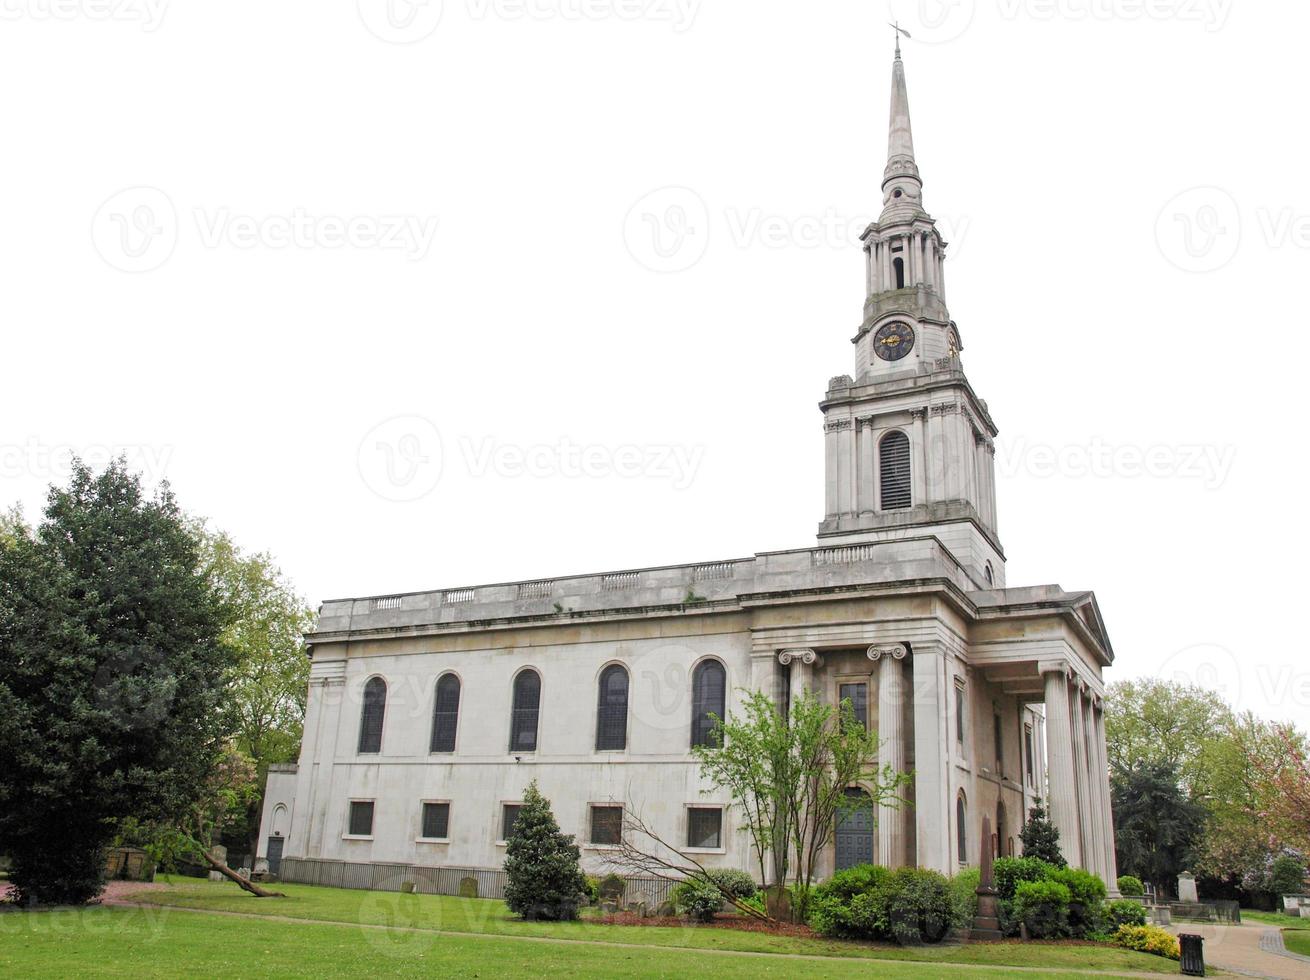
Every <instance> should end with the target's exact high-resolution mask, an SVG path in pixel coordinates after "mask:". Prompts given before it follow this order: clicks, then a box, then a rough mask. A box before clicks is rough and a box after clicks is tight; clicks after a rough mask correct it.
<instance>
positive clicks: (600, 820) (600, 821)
mask: <svg viewBox="0 0 1310 980" xmlns="http://www.w3.org/2000/svg"><path fill="white" fill-rule="evenodd" d="M622 841H623V807H621V806H593V807H592V808H591V843H593V844H619V843H622Z"/></svg>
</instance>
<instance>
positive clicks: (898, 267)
mask: <svg viewBox="0 0 1310 980" xmlns="http://www.w3.org/2000/svg"><path fill="white" fill-rule="evenodd" d="M892 268H893V269H894V270H895V272H896V288H897V289H904V288H905V260H904V259H892Z"/></svg>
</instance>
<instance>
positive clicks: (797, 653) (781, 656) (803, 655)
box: [778, 649, 823, 667]
mask: <svg viewBox="0 0 1310 980" xmlns="http://www.w3.org/2000/svg"><path fill="white" fill-rule="evenodd" d="M793 660H799V661H800V662H801V663H803V664H805V665H806V666H807V667H822V666H823V659H822V658H821V657H820V656H819V655H818V654H817V653H816V652H815V651H813V650H808V649H793V650H780V651H778V663H780V664H782V665H783V666H784V667H786V666H787V665H788V664H789V663H791V662H792V661H793Z"/></svg>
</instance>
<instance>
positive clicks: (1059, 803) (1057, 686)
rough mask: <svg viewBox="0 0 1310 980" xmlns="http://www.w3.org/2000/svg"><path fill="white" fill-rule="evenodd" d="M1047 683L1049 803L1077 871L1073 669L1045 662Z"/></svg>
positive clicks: (1079, 854) (1079, 859)
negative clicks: (1071, 693)
mask: <svg viewBox="0 0 1310 980" xmlns="http://www.w3.org/2000/svg"><path fill="white" fill-rule="evenodd" d="M1037 669H1038V670H1039V671H1041V673H1042V674H1043V675H1044V677H1045V681H1046V751H1047V753H1048V755H1049V759H1048V762H1047V767H1048V768H1047V783H1048V791H1047V800H1046V804H1047V807H1048V808H1049V810H1050V814H1051V822H1052V823H1054V824H1055V826H1056V829H1058V830H1059V831H1060V850H1061V851H1062V852H1063V853H1064V856H1065V859H1066V860H1067V861H1068V862H1069V863H1070V864H1072V865H1074V866H1075V867H1078V866H1079V865H1081V864H1082V852H1081V851H1080V849H1079V847H1080V844H1079V834H1078V771H1077V768H1076V762H1075V758H1074V747H1073V719H1072V718H1071V717H1070V712H1069V667H1068V665H1067V664H1066V663H1065V662H1064V661H1062V660H1047V661H1042V662H1041V663H1039V664H1038V665H1037Z"/></svg>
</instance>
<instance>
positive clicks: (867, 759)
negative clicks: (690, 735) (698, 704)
mask: <svg viewBox="0 0 1310 980" xmlns="http://www.w3.org/2000/svg"><path fill="white" fill-rule="evenodd" d="M743 709H744V710H743V713H742V715H740V716H738V717H729V718H728V719H726V720H725V719H716V723H715V729H714V732H715V736H714V738H712V739H711V740H710V744H708V745H698V746H696V748H695V749H694V750H693V751H694V752H695V754H696V757H697V759H698V760H699V761H700V766H701V773H702V775H703V776H704V777H705V779H706V780H707V781H709V782H710V783H711V784H712V785H714V786H716V787H719V788H722V789H726V790H727V791H728V792H729V793H730V794H731V796H732V799H733V802H734V803H735V804H736V805H737V806H738V807H739V808H740V809H741V811H742V814H743V817H744V823H745V827H746V830H747V832H748V833H749V835H750V838H751V844H752V847H753V849H754V851H755V855H756V859H757V861H758V864H759V869H760V878H761V880H762V881H767V880H769V878H768V876H767V875H766V866H769V865H771V867H772V872H773V875H772V880H773V881H774V882H775V883H777V884H784V883H786V882H787V880H788V879H789V878H790V879H791V881H792V884H793V893H794V894H793V906H792V914H793V917H794V918H796V919H797V921H804V920H805V914H806V905H807V902H808V897H809V893H810V890H811V887H812V884H813V881H814V874H815V865H816V864H817V862H818V860H819V856H820V855H821V854H822V853H823V852H824V849H825V848H826V847H827V845H828V844H829V843H830V842H831V841H832V837H833V832H834V830H835V828H836V824H837V820H838V818H839V816H841V814H843V813H845V812H847V811H848V810H849V809H851V808H852V807H854V806H859V805H865V806H872V807H873V811H874V813H875V814H877V813H879V812H880V809H881V807H884V806H887V807H895V806H898V805H900V804H901V803H903V802H904V801H903V800H902V799H901V798H900V797H899V796H897V792H898V790H899V789H900V788H901V787H902V786H904V785H906V784H907V783H908V782H909V781H910V776H909V775H908V774H905V773H895V772H892V771H891V768H890V767H884V768H883V769H881V770H879V768H878V736H877V735H876V734H875V733H873V732H869V731H867V730H866V729H865V727H864V726H863V725H862V724H860V723H859V722H858V721H857V720H856V717H855V712H854V710H853V708H852V706H851V703H850V701H849V700H846V701H843V702H842V703H841V704H840V705H839V706H838V707H833V706H832V705H828V704H824V703H823V702H822V701H820V700H819V699H818V697H817V696H816V695H815V694H814V693H813V692H811V691H808V690H807V691H802V692H801V694H800V695H799V696H798V697H795V698H793V699H792V701H791V705H790V713H789V714H784V713H783V712H782V711H780V710H779V708H778V705H777V704H775V703H774V701H773V700H772V699H771V698H769V697H768V696H767V695H766V694H764V693H762V692H760V691H752V692H750V693H748V694H747V696H746V701H745V704H744V706H743ZM856 785H858V786H860V787H862V788H864V789H865V790H867V791H868V794H869V795H868V798H867V799H866V800H856V799H853V798H852V797H849V796H847V794H846V790H847V788H848V787H851V786H856Z"/></svg>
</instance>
